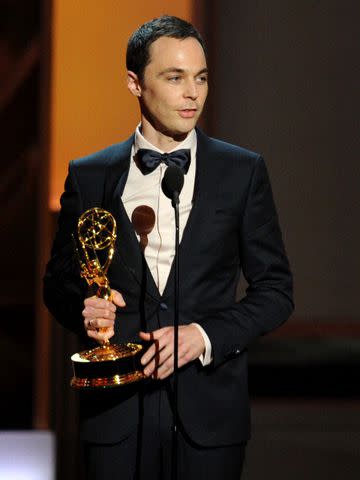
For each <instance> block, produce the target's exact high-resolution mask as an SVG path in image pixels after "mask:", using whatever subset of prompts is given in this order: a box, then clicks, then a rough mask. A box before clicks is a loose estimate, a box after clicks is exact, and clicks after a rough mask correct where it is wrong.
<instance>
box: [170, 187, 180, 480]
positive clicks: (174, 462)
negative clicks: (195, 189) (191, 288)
mask: <svg viewBox="0 0 360 480" xmlns="http://www.w3.org/2000/svg"><path fill="white" fill-rule="evenodd" d="M171 203H172V206H173V207H174V211H175V259H174V261H175V295H174V394H173V399H174V400H173V409H174V410H173V431H172V476H171V477H172V480H177V478H178V369H179V365H178V343H179V192H177V191H175V192H174V194H173V198H172V201H171Z"/></svg>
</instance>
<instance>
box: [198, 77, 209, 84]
mask: <svg viewBox="0 0 360 480" xmlns="http://www.w3.org/2000/svg"><path fill="white" fill-rule="evenodd" d="M207 80H208V79H207V76H206V75H202V76H201V77H198V79H197V81H198V82H199V83H206V82H207Z"/></svg>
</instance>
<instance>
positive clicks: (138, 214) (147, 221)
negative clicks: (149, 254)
mask: <svg viewBox="0 0 360 480" xmlns="http://www.w3.org/2000/svg"><path fill="white" fill-rule="evenodd" d="M131 223H132V224H133V227H134V229H135V232H136V233H137V234H138V235H139V237H140V247H141V250H142V252H143V253H144V251H145V248H146V247H147V244H148V235H149V234H150V233H151V232H152V230H153V228H154V225H155V212H154V210H153V209H152V208H151V207H148V206H147V205H139V206H138V207H136V208H135V210H134V211H133V213H132V215H131Z"/></svg>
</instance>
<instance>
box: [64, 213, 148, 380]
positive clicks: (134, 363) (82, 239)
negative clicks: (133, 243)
mask: <svg viewBox="0 0 360 480" xmlns="http://www.w3.org/2000/svg"><path fill="white" fill-rule="evenodd" d="M73 237H74V240H75V245H76V247H75V250H76V255H77V257H78V260H79V264H80V270H81V273H80V275H81V276H82V277H83V278H84V279H85V280H86V282H87V284H88V285H89V287H92V288H93V287H95V288H96V295H97V296H98V297H99V298H105V299H107V300H111V289H110V284H109V280H108V278H107V276H106V274H107V271H108V269H109V266H110V263H111V260H112V258H113V255H114V245H115V240H116V222H115V218H114V217H113V216H112V215H111V213H109V212H107V211H106V210H103V209H102V208H91V209H90V210H87V211H86V212H84V213H83V214H82V215H81V217H80V218H79V221H78V227H77V236H76V235H73ZM105 330H106V328H105ZM142 349H143V347H142V345H140V344H137V343H126V344H123V345H112V344H110V342H109V340H107V341H105V342H104V343H103V345H100V346H98V347H96V348H93V349H91V350H85V351H83V352H79V353H75V354H74V355H73V356H72V357H71V360H72V365H73V371H74V376H73V378H72V380H71V386H72V387H74V388H77V389H94V388H107V387H116V386H119V385H125V384H128V383H132V382H136V381H138V380H141V379H143V378H145V377H144V374H143V372H142V368H141V364H140V356H141V354H142Z"/></svg>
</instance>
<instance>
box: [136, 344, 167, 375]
mask: <svg viewBox="0 0 360 480" xmlns="http://www.w3.org/2000/svg"><path fill="white" fill-rule="evenodd" d="M171 358H173V349H172V348H171V345H166V346H165V347H164V348H163V349H162V350H160V351H157V352H156V354H155V355H154V356H153V357H152V360H151V361H149V362H144V363H143V360H141V363H142V364H143V365H144V364H145V365H146V367H145V368H144V373H145V375H146V376H147V377H150V376H151V375H153V374H154V373H155V372H156V371H158V370H159V368H160V367H161V366H162V365H163V364H164V363H166V362H168V361H169V360H170V359H171Z"/></svg>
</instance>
